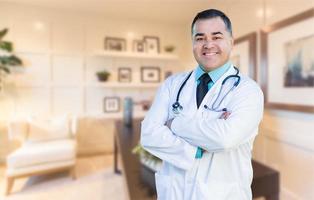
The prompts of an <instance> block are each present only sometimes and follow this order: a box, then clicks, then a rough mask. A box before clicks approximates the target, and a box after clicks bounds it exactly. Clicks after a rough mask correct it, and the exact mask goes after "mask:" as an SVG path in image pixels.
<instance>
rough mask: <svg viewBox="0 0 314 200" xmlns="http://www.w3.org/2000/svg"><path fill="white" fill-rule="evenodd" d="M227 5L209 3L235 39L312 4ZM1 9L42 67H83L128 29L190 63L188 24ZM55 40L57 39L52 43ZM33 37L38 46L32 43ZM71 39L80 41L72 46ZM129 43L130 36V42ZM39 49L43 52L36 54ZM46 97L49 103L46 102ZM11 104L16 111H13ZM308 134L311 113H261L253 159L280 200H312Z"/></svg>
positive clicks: (313, 141) (312, 138)
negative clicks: (273, 178) (54, 54)
mask: <svg viewBox="0 0 314 200" xmlns="http://www.w3.org/2000/svg"><path fill="white" fill-rule="evenodd" d="M226 2H227V3H229V4H223V5H222V4H219V1H214V2H213V4H212V5H213V7H217V8H221V9H222V10H224V11H226V12H227V13H229V15H230V17H231V19H232V21H233V25H234V35H235V37H240V36H242V35H244V34H247V33H250V32H252V31H257V32H258V31H259V30H260V28H262V27H263V26H264V25H269V24H272V23H274V22H277V21H280V20H282V19H285V18H287V17H290V16H292V15H294V14H297V13H299V12H302V11H304V10H307V9H309V8H311V7H313V6H314V2H313V0H272V1H271V0H265V1H263V0H258V1H254V3H252V1H251V0H248V1H247V2H246V3H240V4H239V3H237V1H236V0H228V1H226ZM0 5H1V6H0V28H2V27H3V26H9V27H10V28H12V33H13V34H11V36H10V38H11V39H12V40H13V41H16V45H17V46H16V47H17V48H18V50H20V51H21V53H23V52H24V51H34V50H35V53H34V54H32V56H33V58H34V59H37V58H38V55H43V56H42V57H41V62H43V63H44V62H45V55H48V58H47V59H48V60H49V59H50V57H49V56H51V54H50V53H51V50H55V49H57V50H58V49H59V50H62V51H61V52H59V53H61V54H62V55H64V54H66V53H69V52H70V55H71V56H72V57H73V55H74V57H75V58H77V60H76V61H77V62H78V63H80V61H81V60H83V61H82V62H83V63H84V62H85V61H84V58H85V57H84V56H85V55H86V52H88V53H89V52H91V51H94V50H98V49H100V48H102V44H103V38H104V36H106V35H114V36H120V37H124V38H128V37H129V36H128V32H129V31H132V32H133V33H134V38H137V37H138V38H141V37H142V35H144V34H145V35H158V36H159V37H160V38H161V44H162V45H165V44H168V43H169V44H174V45H175V46H176V47H177V52H176V53H177V54H178V55H179V56H180V58H181V60H182V63H180V65H182V67H183V68H186V69H190V68H192V67H193V66H194V64H195V62H194V59H193V57H192V54H191V44H190V30H189V27H190V21H189V22H186V23H184V24H181V25H177V26H176V25H173V24H172V25H167V24H160V23H147V22H138V21H133V22H132V21H131V22H125V21H113V20H109V19H108V20H104V19H102V18H101V17H99V16H91V15H87V14H77V13H65V12H63V11H58V10H41V9H38V8H32V7H23V6H21V7H20V6H12V5H10V4H4V3H1V4H0ZM263 7H265V8H266V9H269V11H267V13H269V14H268V15H269V16H264V15H260V16H258V15H259V14H258V13H259V11H258V10H260V9H262V8H263ZM8 16H10V17H8ZM34 20H40V21H42V22H44V24H47V25H48V30H47V31H44V32H42V33H40V34H35V35H32V34H30V33H32V32H29V31H31V30H30V29H29V27H28V25H27V24H30V23H31V22H33V21H34ZM67 31H68V32H67ZM73 32H75V33H76V34H73V38H72V39H71V41H64V37H63V35H64V34H67V33H69V34H71V33H73ZM24 35H27V36H28V37H25V36H24ZM54 38H56V41H57V42H56V43H55V42H54ZM37 39H39V40H40V41H41V42H40V43H33V42H32V41H34V40H35V41H36V40H37ZM72 40H73V41H72ZM82 40H84V42H82ZM76 41H80V42H79V43H77V42H76ZM130 41H131V38H129V42H130ZM258 43H259V41H258ZM67 44H69V46H67ZM258 47H259V45H258ZM258 49H259V48H258ZM38 51H39V52H44V53H43V54H38ZM45 53H46V54H45ZM21 55H25V54H21ZM82 55H83V56H82ZM258 55H259V50H258ZM258 60H259V57H258ZM48 62H49V61H48ZM42 70H44V69H38V72H39V73H40V74H45V71H42ZM40 81H43V80H42V79H39V83H40ZM77 88H79V87H75V88H72V89H73V90H72V92H73V93H72V94H73V95H78V96H79V95H80V92H79V90H75V89H77ZM36 91H38V93H37V97H38V98H36V99H35V100H34V101H33V102H34V104H35V105H40V106H41V107H42V108H44V109H47V112H51V110H52V109H53V108H50V104H49V105H46V104H45V102H46V101H44V100H43V101H39V100H38V99H40V98H45V96H49V95H51V94H50V93H48V94H47V93H45V90H44V89H42V90H40V89H39V90H36ZM75 91H76V92H75ZM64 93H66V92H64ZM64 93H63V94H64ZM47 98H48V99H49V101H50V99H51V98H50V97H47ZM64 98H66V96H65V97H64ZM38 101H39V102H38ZM2 102H3V101H2ZM5 103H6V105H7V106H5V107H2V108H1V111H3V110H2V109H3V108H5V109H6V110H10V109H8V106H9V107H10V108H12V109H15V110H16V109H17V108H16V105H14V104H13V103H12V100H8V101H6V102H5ZM3 105H4V104H2V106H3ZM22 105H23V104H22ZM77 105H78V107H79V108H80V109H82V110H84V109H83V108H81V107H80V105H81V104H80V102H78V103H77ZM14 106H15V108H13V107H14ZM7 112H9V111H7ZM1 114H3V113H1ZM313 130H314V115H313V114H306V113H299V112H290V111H278V110H266V111H265V116H264V119H263V123H262V124H261V131H260V134H259V136H258V138H257V140H256V143H255V149H254V158H255V159H257V160H259V161H262V162H264V163H266V164H267V165H269V166H272V167H273V168H275V169H278V170H279V171H280V177H281V189H282V190H281V193H282V198H281V199H283V200H294V199H304V200H308V199H314V191H313V187H314V168H313V166H314V148H313V147H314V131H313Z"/></svg>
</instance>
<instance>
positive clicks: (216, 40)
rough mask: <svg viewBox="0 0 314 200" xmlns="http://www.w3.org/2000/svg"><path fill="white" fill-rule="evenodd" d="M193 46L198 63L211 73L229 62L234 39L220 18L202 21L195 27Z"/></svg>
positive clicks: (196, 23)
mask: <svg viewBox="0 0 314 200" xmlns="http://www.w3.org/2000/svg"><path fill="white" fill-rule="evenodd" d="M192 44H193V54H194V57H195V59H196V61H197V62H198V64H199V65H200V66H201V67H202V68H203V70H204V71H206V72H209V71H212V70H214V69H216V68H218V67H220V66H222V65H223V64H225V63H226V62H227V61H228V60H229V57H230V53H231V50H232V47H233V38H232V36H231V34H230V33H229V32H228V31H227V29H226V26H225V23H224V22H223V20H222V19H221V18H220V17H215V18H211V19H201V20H197V21H196V22H195V24H194V26H193V31H192Z"/></svg>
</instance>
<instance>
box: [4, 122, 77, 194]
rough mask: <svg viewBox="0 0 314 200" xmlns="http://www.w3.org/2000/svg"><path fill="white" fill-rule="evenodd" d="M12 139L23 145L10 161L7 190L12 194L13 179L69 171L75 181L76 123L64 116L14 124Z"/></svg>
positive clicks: (9, 129)
mask: <svg viewBox="0 0 314 200" xmlns="http://www.w3.org/2000/svg"><path fill="white" fill-rule="evenodd" d="M8 132H9V138H10V139H18V140H20V141H21V142H22V145H21V147H20V148H18V149H17V150H15V151H14V152H12V153H11V154H9V155H8V157H7V170H6V179H7V188H6V191H5V193H6V195H7V194H9V193H10V191H11V189H12V187H13V184H14V179H16V178H20V177H25V176H32V175H39V174H44V173H51V172H56V171H61V170H70V172H71V175H72V178H73V179H75V178H76V174H75V163H76V137H75V134H76V119H75V118H74V117H69V116H64V117H60V118H56V119H49V120H48V119H46V120H42V119H41V120H39V119H28V120H23V121H21V120H19V121H11V122H9V126H8Z"/></svg>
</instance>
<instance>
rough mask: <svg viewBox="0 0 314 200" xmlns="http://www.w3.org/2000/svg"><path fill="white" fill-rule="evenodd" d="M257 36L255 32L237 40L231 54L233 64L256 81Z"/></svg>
mask: <svg viewBox="0 0 314 200" xmlns="http://www.w3.org/2000/svg"><path fill="white" fill-rule="evenodd" d="M256 36H257V34H256V32H253V33H249V34H247V35H244V36H242V37H239V38H236V39H235V40H234V47H233V50H232V53H231V61H232V63H233V64H234V65H235V66H236V67H237V68H238V69H239V70H240V71H241V73H242V74H245V75H247V76H249V77H251V78H252V79H254V80H257V70H256Z"/></svg>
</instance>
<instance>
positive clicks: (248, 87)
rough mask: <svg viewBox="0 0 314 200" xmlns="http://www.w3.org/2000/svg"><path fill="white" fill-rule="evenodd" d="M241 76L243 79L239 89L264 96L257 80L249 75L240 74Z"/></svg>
mask: <svg viewBox="0 0 314 200" xmlns="http://www.w3.org/2000/svg"><path fill="white" fill-rule="evenodd" d="M240 77H241V80H240V84H239V90H241V91H243V92H245V93H254V94H256V95H258V96H261V97H263V96H264V95H263V91H262V89H261V87H260V86H259V85H258V84H257V83H256V81H254V80H253V79H251V78H250V77H248V76H247V75H243V74H240Z"/></svg>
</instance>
